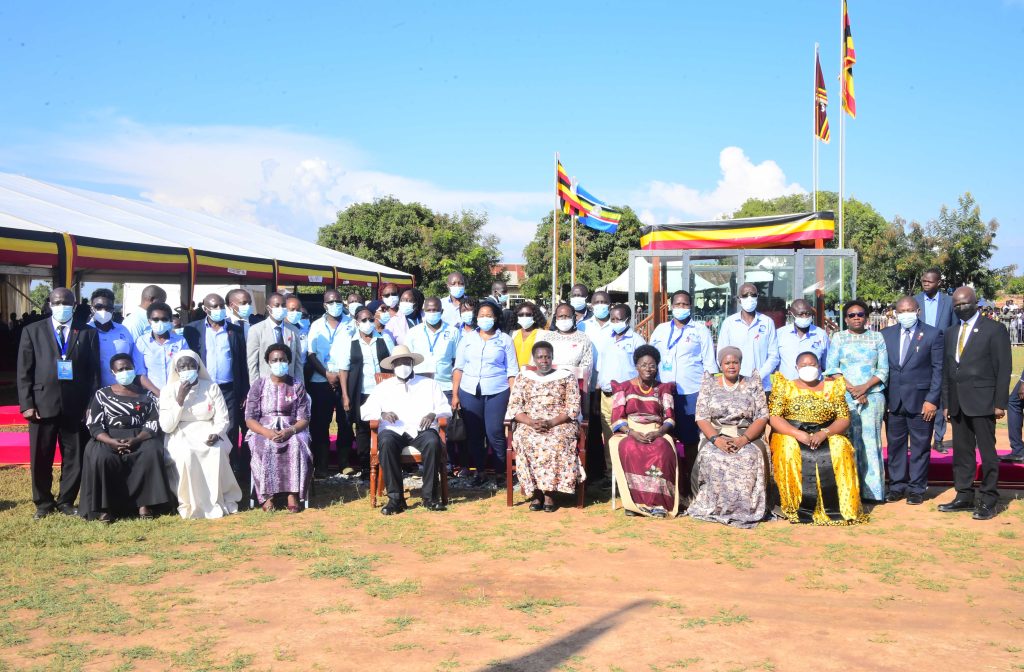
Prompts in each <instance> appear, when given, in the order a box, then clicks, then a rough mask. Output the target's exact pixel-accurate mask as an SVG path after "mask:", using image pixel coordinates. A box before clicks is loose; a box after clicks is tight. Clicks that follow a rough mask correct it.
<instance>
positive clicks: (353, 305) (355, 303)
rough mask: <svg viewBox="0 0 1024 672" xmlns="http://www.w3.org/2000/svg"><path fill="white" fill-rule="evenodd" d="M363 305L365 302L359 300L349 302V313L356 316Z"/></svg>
mask: <svg viewBox="0 0 1024 672" xmlns="http://www.w3.org/2000/svg"><path fill="white" fill-rule="evenodd" d="M362 307H363V304H361V303H359V302H358V301H353V302H352V303H350V304H348V314H349V315H351V316H352V317H355V316H356V313H358V312H359V309H360V308H362Z"/></svg>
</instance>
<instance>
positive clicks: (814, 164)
mask: <svg viewBox="0 0 1024 672" xmlns="http://www.w3.org/2000/svg"><path fill="white" fill-rule="evenodd" d="M811 69H812V74H811V78H812V79H813V80H814V85H813V86H812V87H811V91H812V92H813V96H814V104H813V105H811V113H812V114H813V115H814V118H813V119H812V120H811V128H812V129H813V131H812V132H811V170H813V171H814V180H813V183H814V192H813V195H812V196H811V203H812V204H813V205H812V206H811V209H812V210H813V211H814V212H817V211H818V43H817V42H815V43H814V65H813V66H811Z"/></svg>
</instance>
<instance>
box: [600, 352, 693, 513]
mask: <svg viewBox="0 0 1024 672" xmlns="http://www.w3.org/2000/svg"><path fill="white" fill-rule="evenodd" d="M633 363H634V364H635V365H636V370H637V373H638V375H637V377H636V378H633V379H632V380H627V381H626V382H623V383H612V438H611V441H610V442H609V450H610V452H611V454H612V471H613V472H614V477H615V480H616V483H617V484H618V487H619V492H620V495H621V497H622V505H623V506H624V507H625V509H626V515H633V516H637V515H641V516H654V517H657V518H666V517H668V518H672V517H675V516H676V514H678V513H679V459H678V457H677V456H676V448H675V445H674V444H673V443H672V438H671V432H672V428H673V427H674V426H675V421H674V420H673V419H672V418H673V402H672V391H673V390H674V389H675V383H659V382H658V366H659V364H661V353H659V352H658V349H657V348H655V347H654V346H651V345H641V346H640V347H638V348H637V349H636V350H635V351H633Z"/></svg>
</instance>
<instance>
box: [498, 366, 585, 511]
mask: <svg viewBox="0 0 1024 672" xmlns="http://www.w3.org/2000/svg"><path fill="white" fill-rule="evenodd" d="M525 368H528V369H535V368H536V367H533V366H529V367H525ZM576 380H577V381H578V382H579V386H580V400H581V406H582V408H583V419H582V420H581V421H580V422H579V427H578V429H577V432H576V454H577V456H578V458H579V461H580V464H582V465H583V466H584V468H586V464H587V430H588V428H589V427H590V420H589V418H588V417H587V412H586V411H587V410H588V409H587V388H586V382H585V381H584V379H583V378H577V379H576ZM513 429H515V421H514V420H505V505H506V506H512V489H513V486H512V467H513V465H514V464H515V461H516V451H515V446H514V445H513V443H512V430H513ZM585 496H586V483H585V482H584V481H580V482H578V483H577V484H576V508H578V509H582V508H583V501H584V497H585Z"/></svg>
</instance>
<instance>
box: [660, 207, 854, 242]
mask: <svg viewBox="0 0 1024 672" xmlns="http://www.w3.org/2000/svg"><path fill="white" fill-rule="evenodd" d="M835 219H836V218H835V214H834V213H832V212H827V211H822V212H802V213H798V214H795V215H778V216H774V217H747V218H743V219H725V220H719V221H712V222H684V223H682V224H653V225H651V226H645V227H643V229H642V230H641V232H640V248H641V249H644V250H704V249H715V248H729V249H731V248H751V247H804V246H808V247H809V246H811V245H813V242H814V241H815V240H831V239H832V238H833V236H834V235H835Z"/></svg>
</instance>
